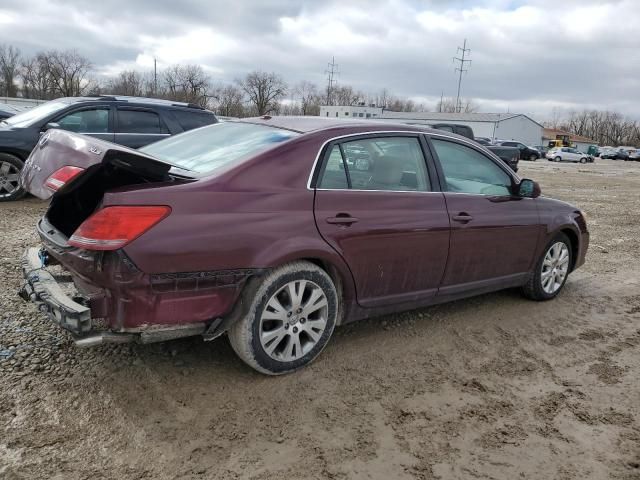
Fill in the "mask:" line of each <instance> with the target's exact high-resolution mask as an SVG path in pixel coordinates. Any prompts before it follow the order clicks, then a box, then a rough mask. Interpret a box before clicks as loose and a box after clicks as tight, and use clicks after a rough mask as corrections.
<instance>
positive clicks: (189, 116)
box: [171, 110, 217, 131]
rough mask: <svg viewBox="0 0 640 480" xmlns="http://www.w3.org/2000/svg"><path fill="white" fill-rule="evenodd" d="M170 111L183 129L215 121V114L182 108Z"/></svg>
mask: <svg viewBox="0 0 640 480" xmlns="http://www.w3.org/2000/svg"><path fill="white" fill-rule="evenodd" d="M171 113H172V114H173V116H174V117H175V119H176V120H177V121H178V123H179V124H180V126H181V127H182V129H183V130H184V131H187V130H193V129H194V128H200V127H204V126H205V125H211V124H213V123H217V120H216V117H215V115H213V114H211V113H204V112H185V111H183V110H173V111H172V112H171Z"/></svg>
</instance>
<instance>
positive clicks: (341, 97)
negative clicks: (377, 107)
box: [331, 85, 366, 105]
mask: <svg viewBox="0 0 640 480" xmlns="http://www.w3.org/2000/svg"><path fill="white" fill-rule="evenodd" d="M331 97H332V102H331V104H332V105H358V104H359V103H363V102H365V101H366V95H364V94H363V93H362V92H356V91H355V90H354V89H353V87H351V86H349V85H342V86H340V87H334V88H333V90H331Z"/></svg>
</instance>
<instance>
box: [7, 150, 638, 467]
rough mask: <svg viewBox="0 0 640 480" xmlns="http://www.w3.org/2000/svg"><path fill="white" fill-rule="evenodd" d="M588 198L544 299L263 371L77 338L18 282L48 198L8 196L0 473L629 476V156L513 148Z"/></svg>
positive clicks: (197, 354) (458, 309)
mask: <svg viewBox="0 0 640 480" xmlns="http://www.w3.org/2000/svg"><path fill="white" fill-rule="evenodd" d="M521 173H522V174H523V175H524V176H527V177H530V178H533V179H536V180H538V181H540V183H541V185H542V188H543V192H544V193H545V194H547V195H550V196H554V197H557V198H560V199H563V200H568V201H570V202H573V203H574V204H576V205H578V206H579V207H581V208H582V209H584V210H585V211H586V212H587V214H588V220H589V224H590V229H591V235H592V237H591V242H592V247H591V250H590V252H589V255H588V258H587V263H586V265H585V266H584V267H583V268H582V269H580V270H578V271H577V272H575V273H574V274H573V275H572V276H571V277H570V279H569V283H568V284H567V286H566V288H565V290H564V292H563V293H562V294H561V295H560V297H559V298H557V299H556V300H554V301H551V302H546V303H533V302H530V301H527V300H525V299H523V298H522V297H520V295H519V294H518V292H515V291H506V292H501V293H496V294H491V295H484V296H481V297H477V298H473V299H470V300H466V301H460V302H457V303H453V304H449V305H442V306H438V307H433V308H428V309H424V310H419V311H415V312H410V313H407V314H403V315H395V316H388V317H384V318H376V319H370V320H367V321H364V322H361V323H358V324H355V325H349V326H347V327H344V328H341V329H339V330H338V331H337V332H336V335H335V337H334V338H333V341H332V342H331V344H330V346H329V347H328V348H327V350H326V351H325V352H324V353H323V355H322V356H321V357H320V358H319V359H318V361H316V362H315V363H314V364H313V365H311V366H310V367H309V368H306V369H304V370H302V371H300V372H299V373H296V374H293V375H289V376H285V377H279V378H268V377H264V376H262V375H260V374H257V373H255V372H253V371H252V370H250V369H249V368H247V367H246V366H244V365H243V364H242V363H241V362H240V361H239V360H238V359H237V358H236V357H235V355H234V354H233V352H232V350H231V348H230V347H229V345H228V342H227V339H226V338H222V339H218V340H216V341H214V342H213V343H204V342H202V341H201V340H198V339H193V340H183V341H175V342H172V343H167V344H164V345H152V346H138V345H134V346H118V347H108V348H107V347H104V348H103V347H100V348H95V349H92V350H78V349H76V348H74V346H73V345H72V344H70V342H69V338H68V337H67V336H66V335H65V334H64V333H62V332H61V331H60V330H58V329H57V328H55V327H53V326H51V325H50V324H49V322H48V321H47V320H46V319H45V318H44V317H43V316H42V315H40V314H39V313H38V312H36V310H35V309H34V308H33V307H32V306H30V305H27V304H25V303H23V302H22V301H21V300H20V299H19V298H18V297H17V296H16V295H15V291H16V290H17V289H18V287H19V286H20V283H21V276H20V272H19V268H18V261H17V259H18V257H19V255H20V254H21V252H22V250H23V249H24V248H25V247H26V246H27V245H30V244H32V243H35V241H36V238H35V235H34V234H33V225H34V222H35V220H36V218H37V216H38V215H39V214H40V213H41V212H42V210H43V206H42V204H41V203H39V202H38V201H36V200H34V199H31V200H27V201H22V202H18V203H12V204H0V231H1V232H2V236H3V240H4V245H3V249H2V253H1V254H0V274H1V275H2V279H3V282H4V285H3V287H2V290H1V291H0V429H1V430H0V432H1V434H0V478H5V479H14V478H16V479H35V478H58V479H63V478H64V479H71V478H87V479H89V478H90V479H100V478H118V479H124V478H153V479H169V478H171V479H173V478H180V479H187V478H223V479H234V478H256V479H262V478H264V479H266V478H292V479H294V478H295V479H298V478H334V479H360V478H362V479H364V478H380V479H404V478H407V479H408V478H419V479H432V478H443V479H447V478H492V479H514V478H527V479H530V478H535V479H585V478H593V479H608V478H620V479H639V478H640V382H638V377H639V375H640V253H639V252H640V163H629V162H614V161H597V163H595V164H591V165H574V164H552V163H549V162H546V161H538V162H535V163H529V162H522V169H521Z"/></svg>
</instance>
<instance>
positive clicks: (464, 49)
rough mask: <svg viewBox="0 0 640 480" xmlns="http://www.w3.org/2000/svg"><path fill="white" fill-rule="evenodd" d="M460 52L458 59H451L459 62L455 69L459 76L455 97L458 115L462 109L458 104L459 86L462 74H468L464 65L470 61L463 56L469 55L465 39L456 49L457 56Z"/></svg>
mask: <svg viewBox="0 0 640 480" xmlns="http://www.w3.org/2000/svg"><path fill="white" fill-rule="evenodd" d="M460 52H462V55H461V56H460V57H453V61H454V62H460V66H459V67H456V69H455V71H456V72H459V76H458V94H457V95H456V112H458V113H460V110H461V109H462V105H461V104H460V86H461V85H462V74H463V73H464V72H468V71H469V69H468V68H464V66H465V64H466V63H471V60H469V59H465V56H466V55H467V53H471V49H470V48H467V39H466V38H465V39H464V43H463V44H462V48H460V47H458V52H457V55H459V54H460Z"/></svg>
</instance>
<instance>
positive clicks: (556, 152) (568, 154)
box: [546, 147, 589, 163]
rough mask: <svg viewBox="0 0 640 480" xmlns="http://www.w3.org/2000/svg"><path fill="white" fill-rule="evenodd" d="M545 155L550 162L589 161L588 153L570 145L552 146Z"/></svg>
mask: <svg viewBox="0 0 640 480" xmlns="http://www.w3.org/2000/svg"><path fill="white" fill-rule="evenodd" d="M546 157H547V160H549V161H550V162H551V161H554V162H580V163H587V162H588V161H589V155H587V154H586V153H582V152H581V151H579V150H577V149H575V148H571V147H557V148H552V149H551V150H549V151H548V152H547V154H546Z"/></svg>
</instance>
